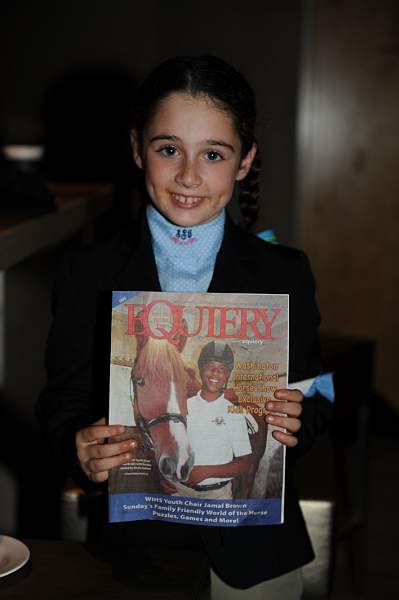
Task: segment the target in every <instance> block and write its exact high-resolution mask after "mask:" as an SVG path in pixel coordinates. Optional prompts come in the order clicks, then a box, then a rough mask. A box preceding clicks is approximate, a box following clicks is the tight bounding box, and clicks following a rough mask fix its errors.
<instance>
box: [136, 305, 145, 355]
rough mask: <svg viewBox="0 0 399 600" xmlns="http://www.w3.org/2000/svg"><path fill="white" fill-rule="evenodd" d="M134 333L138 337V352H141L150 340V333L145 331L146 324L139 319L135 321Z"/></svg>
mask: <svg viewBox="0 0 399 600" xmlns="http://www.w3.org/2000/svg"><path fill="white" fill-rule="evenodd" d="M139 315H140V313H139ZM133 335H134V336H135V338H136V344H137V354H139V353H140V352H141V350H142V349H143V348H144V346H145V345H146V343H147V341H148V335H147V334H146V333H144V324H143V322H142V321H140V320H139V319H136V320H134V322H133Z"/></svg>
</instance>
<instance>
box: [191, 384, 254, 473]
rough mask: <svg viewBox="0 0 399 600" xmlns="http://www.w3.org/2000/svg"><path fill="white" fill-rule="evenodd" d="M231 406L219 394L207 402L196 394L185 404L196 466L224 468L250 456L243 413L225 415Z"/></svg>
mask: <svg viewBox="0 0 399 600" xmlns="http://www.w3.org/2000/svg"><path fill="white" fill-rule="evenodd" d="M229 406H234V405H233V404H232V403H231V402H229V401H228V400H226V398H225V397H224V395H223V394H222V395H221V396H219V398H217V399H216V400H212V401H210V402H208V401H207V400H204V399H203V398H202V397H201V393H200V392H198V394H197V395H196V396H192V397H191V398H189V399H188V400H187V433H188V439H189V441H190V445H191V448H192V450H193V452H194V466H196V465H224V464H226V463H229V462H231V461H232V460H233V458H235V457H239V456H245V455H246V454H251V452H252V450H251V444H250V441H249V436H248V429H247V423H246V420H245V415H244V414H243V413H229V412H228V407H229ZM229 479H231V477H218V478H215V477H210V478H208V479H204V480H203V481H201V482H200V483H201V485H210V484H213V483H219V482H220V481H228V480H229Z"/></svg>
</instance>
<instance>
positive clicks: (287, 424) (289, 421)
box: [266, 415, 301, 433]
mask: <svg viewBox="0 0 399 600" xmlns="http://www.w3.org/2000/svg"><path fill="white" fill-rule="evenodd" d="M266 421H267V422H268V423H270V424H271V425H276V426H277V427H282V428H283V429H287V430H288V433H296V432H297V431H299V430H300V428H301V421H300V420H299V419H294V418H291V417H278V416H276V415H266Z"/></svg>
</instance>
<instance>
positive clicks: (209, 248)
mask: <svg viewBox="0 0 399 600" xmlns="http://www.w3.org/2000/svg"><path fill="white" fill-rule="evenodd" d="M147 220H148V225H149V228H150V232H151V238H152V247H153V250H154V255H155V262H156V265H157V271H158V277H159V281H160V284H161V289H162V291H164V292H206V291H207V289H208V287H209V284H210V282H211V279H212V275H213V269H214V266H215V260H216V256H217V253H218V252H219V249H220V246H221V243H222V239H223V232H224V223H225V211H224V210H222V211H221V212H220V213H219V214H218V215H217V216H216V217H215V218H214V219H212V221H209V223H203V224H202V225H196V226H195V227H179V226H178V225H174V224H173V223H171V222H170V221H168V220H167V219H165V217H164V216H163V215H161V213H160V212H159V211H158V210H157V209H156V208H155V207H154V206H153V205H152V204H150V205H148V206H147Z"/></svg>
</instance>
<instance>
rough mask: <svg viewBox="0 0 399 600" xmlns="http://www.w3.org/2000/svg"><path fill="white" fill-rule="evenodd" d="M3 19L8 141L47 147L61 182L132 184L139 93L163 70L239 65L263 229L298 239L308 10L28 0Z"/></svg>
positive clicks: (1, 118)
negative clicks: (128, 180)
mask: <svg viewBox="0 0 399 600" xmlns="http://www.w3.org/2000/svg"><path fill="white" fill-rule="evenodd" d="M1 11H2V13H3V14H2V15H1V18H0V39H1V41H0V44H1V46H0V69H1V74H2V86H3V92H2V95H1V101H0V102H1V103H0V137H1V138H2V139H3V140H4V141H8V142H12V141H14V142H26V141H35V140H41V139H44V140H46V142H47V145H48V151H49V152H48V155H49V165H48V169H49V173H50V175H51V176H52V177H53V178H56V179H75V180H76V179H80V180H82V179H86V180H96V179H97V180H98V179H108V180H118V179H121V178H123V177H126V176H127V175H126V174H127V172H128V171H129V170H130V157H129V154H128V146H127V135H126V133H127V122H128V121H127V112H128V103H129V97H130V96H129V95H130V91H131V85H132V84H134V82H135V81H136V80H137V78H138V77H140V76H141V75H142V74H143V73H144V72H146V71H147V70H148V69H149V68H151V67H152V66H154V65H155V64H157V63H158V62H159V61H160V60H162V59H164V58H166V57H169V56H173V55H175V54H183V53H195V54H196V53H202V52H211V53H215V54H218V55H220V56H221V57H223V58H225V59H226V60H228V61H230V62H232V63H233V64H234V65H236V66H237V67H238V68H239V69H240V70H242V71H243V72H244V74H245V75H246V76H247V77H248V79H249V81H250V82H251V84H252V85H253V86H254V88H255V90H256V93H257V98H258V105H259V134H258V137H259V141H260V146H261V150H262V156H263V164H264V166H263V172H262V215H261V219H260V223H259V227H265V226H267V227H272V228H274V229H275V230H276V231H277V234H278V237H279V239H280V240H281V241H285V242H287V241H288V242H289V241H290V240H291V237H292V231H293V207H294V191H295V190H294V180H295V173H294V156H295V109H296V95H297V73H298V60H299V46H300V44H299V39H300V27H301V2H299V1H296V2H295V1H292V2H288V1H282V2H256V1H254V0H253V1H249V2H246V3H242V2H237V1H230V2H229V3H200V4H199V3H196V2H183V1H175V2H162V1H161V0H158V1H156V0H148V1H147V2H145V3H138V2H131V1H129V0H120V1H118V2H114V3H112V4H111V3H110V2H108V1H106V0H97V1H94V0H90V1H84V2H76V1H69V2H66V1H62V0H59V1H56V2H54V1H50V0H41V1H40V2H35V3H33V2H28V1H27V0H25V1H24V0H19V1H18V0H17V1H15V2H13V3H8V5H7V8H5V3H3V6H2V9H1Z"/></svg>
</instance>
